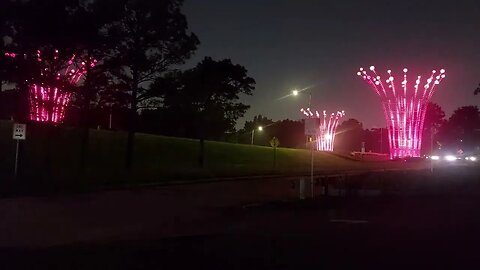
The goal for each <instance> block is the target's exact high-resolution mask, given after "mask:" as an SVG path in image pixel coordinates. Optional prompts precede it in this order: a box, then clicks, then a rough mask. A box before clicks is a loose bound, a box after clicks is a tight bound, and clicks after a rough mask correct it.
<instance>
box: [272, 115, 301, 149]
mask: <svg viewBox="0 0 480 270" xmlns="http://www.w3.org/2000/svg"><path fill="white" fill-rule="evenodd" d="M304 129H305V125H304V123H303V122H302V121H293V120H289V119H286V120H282V121H277V122H275V123H274V124H272V125H271V126H269V127H267V129H266V133H267V137H266V139H270V138H272V137H277V138H278V140H279V141H280V143H281V147H286V148H304V147H305V142H306V140H305V132H304ZM267 142H268V140H267Z"/></svg>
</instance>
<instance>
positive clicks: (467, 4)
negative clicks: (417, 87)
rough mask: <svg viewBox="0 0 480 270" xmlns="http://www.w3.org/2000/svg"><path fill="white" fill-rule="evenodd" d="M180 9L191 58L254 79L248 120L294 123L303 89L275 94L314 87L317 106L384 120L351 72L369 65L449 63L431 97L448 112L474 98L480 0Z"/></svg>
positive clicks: (348, 0) (426, 70) (309, 1)
mask: <svg viewBox="0 0 480 270" xmlns="http://www.w3.org/2000/svg"><path fill="white" fill-rule="evenodd" d="M184 12H185V14H186V15H187V18H188V21H189V25H190V28H191V29H192V31H193V32H195V33H196V34H197V35H198V36H199V38H200V41H201V45H200V48H199V50H198V52H197V55H196V56H195V58H194V59H193V61H195V62H196V61H198V60H200V59H201V58H203V57H204V56H212V57H213V58H215V59H223V58H231V59H232V61H233V62H234V63H236V64H241V65H244V66H245V67H246V68H247V69H248V71H249V74H250V75H251V76H252V77H253V78H255V79H256V81H257V85H256V90H255V93H254V95H253V97H246V98H244V99H243V101H244V102H246V103H248V104H250V105H251V109H250V110H249V111H248V113H247V115H246V119H251V118H252V117H253V116H254V115H256V114H262V115H265V116H267V117H269V118H273V119H274V120H280V119H286V118H289V119H300V118H301V114H300V112H299V109H300V108H301V107H305V106H306V104H307V103H308V95H304V96H303V97H302V96H298V97H292V96H291V97H287V98H283V99H281V97H283V96H285V95H288V94H289V93H290V91H291V90H292V89H294V88H298V89H301V88H305V87H308V86H313V87H312V88H311V90H312V92H313V106H312V107H313V108H316V109H318V110H323V109H326V110H328V111H334V110H337V109H344V110H345V111H346V113H347V116H346V117H347V118H356V119H358V120H360V121H361V122H363V123H364V126H365V127H367V128H371V127H380V126H384V120H383V113H382V109H381V106H380V103H379V100H378V98H377V96H376V95H375V93H374V92H373V90H371V89H370V88H369V87H368V85H367V84H365V83H364V82H363V81H362V80H361V79H360V78H359V77H357V76H356V72H357V70H358V68H359V67H368V66H370V65H375V66H376V67H377V71H384V70H385V71H386V70H387V69H392V71H393V72H394V73H395V72H396V74H397V76H398V75H401V74H402V72H401V70H402V69H403V67H408V68H409V70H410V71H409V74H410V76H417V74H418V75H423V76H426V75H429V74H430V72H431V70H432V69H440V68H445V69H446V70H447V78H446V80H444V81H443V82H442V84H441V85H440V88H438V91H437V92H436V94H435V95H434V97H433V101H434V102H436V103H438V104H439V105H440V106H441V107H442V108H443V109H444V110H445V111H446V113H447V116H450V115H451V113H452V112H453V110H454V109H456V108H457V107H459V106H464V105H479V104H480V96H474V95H473V90H474V89H475V88H476V87H477V85H478V83H480V1H474V0H471V1H462V0H457V1H444V0H437V1H400V0H397V1H360V0H357V1H355V0H343V1H342V0H328V1H321V0H295V1H294V0H186V1H185V8H184ZM244 121H245V119H241V121H240V123H239V127H241V126H243V123H244Z"/></svg>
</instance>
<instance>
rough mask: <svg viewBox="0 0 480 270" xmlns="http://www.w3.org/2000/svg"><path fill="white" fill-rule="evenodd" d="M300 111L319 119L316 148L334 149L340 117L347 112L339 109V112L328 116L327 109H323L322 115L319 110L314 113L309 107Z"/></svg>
mask: <svg viewBox="0 0 480 270" xmlns="http://www.w3.org/2000/svg"><path fill="white" fill-rule="evenodd" d="M300 112H302V113H303V114H304V115H305V116H306V117H307V118H313V119H316V120H317V121H318V127H319V128H318V130H317V132H316V133H317V134H316V135H315V137H316V144H315V145H316V147H315V148H316V150H318V151H333V145H334V143H335V135H336V132H337V127H338V124H339V122H340V119H341V118H342V117H344V116H345V112H344V111H338V112H337V113H332V114H330V115H329V116H328V117H327V113H326V111H323V114H322V115H321V114H320V113H318V111H315V114H313V113H311V111H310V108H307V109H306V110H305V109H301V110H300ZM327 118H328V119H327Z"/></svg>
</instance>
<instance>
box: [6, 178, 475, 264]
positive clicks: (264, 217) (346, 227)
mask: <svg viewBox="0 0 480 270" xmlns="http://www.w3.org/2000/svg"><path fill="white" fill-rule="evenodd" d="M425 176H426V175H424V174H422V175H418V174H416V176H415V177H407V178H408V180H409V182H399V183H401V184H402V185H401V186H398V187H397V188H396V189H395V191H393V190H392V189H391V188H390V189H389V193H388V194H383V195H382V196H364V197H362V196H359V194H358V193H352V195H351V196H347V197H330V198H321V199H317V200H314V201H298V200H297V199H296V198H297V196H298V190H297V189H296V187H295V183H293V182H292V181H282V180H280V179H264V180H257V181H239V182H221V183H206V184H198V185H182V186H169V187H149V188H143V189H133V190H112V191H104V192H93V193H83V194H70V195H59V196H48V197H23V198H10V199H2V200H0V216H1V217H2V219H1V221H0V254H1V255H0V257H1V258H0V259H1V261H2V262H3V265H6V266H8V268H5V269H33V268H36V269H67V268H70V269H108V268H110V269H158V268H161V267H167V268H177V269H178V268H186V267H188V266H190V265H193V266H195V267H197V268H208V269H245V268H263V269H282V268H283V269H293V268H295V269H298V267H305V266H307V267H308V266H316V267H326V268H343V267H348V268H351V267H359V268H360V267H361V266H369V267H371V268H372V267H373V268H376V267H378V268H389V269H391V268H398V269H400V268H407V267H408V268H412V267H413V268H419V267H420V266H423V267H428V268H433V267H435V268H443V269H448V268H458V267H459V266H460V265H461V266H467V265H469V264H470V263H475V262H476V261H475V260H474V259H475V257H476V252H475V251H476V246H478V240H479V236H480V234H479V232H478V228H480V226H479V225H480V216H479V215H478V214H477V211H478V207H479V206H480V196H478V195H480V181H479V180H480V178H479V177H478V168H472V169H471V170H468V169H465V168H461V169H458V170H451V169H450V170H448V171H443V172H438V174H437V175H436V176H435V177H434V178H431V179H430V178H428V177H427V178H426V177H425ZM366 177H367V176H364V178H366ZM369 177H371V176H369ZM375 178H377V176H375ZM357 180H358V179H357ZM386 181H390V180H388V179H387V180H386ZM419 182H421V183H422V184H421V185H418V184H415V185H413V184H412V183H419ZM292 183H293V184H292ZM365 194H366V193H365ZM27 258H28V259H27Z"/></svg>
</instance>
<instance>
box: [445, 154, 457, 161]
mask: <svg viewBox="0 0 480 270" xmlns="http://www.w3.org/2000/svg"><path fill="white" fill-rule="evenodd" d="M445 160H446V161H455V160H457V157H456V156H450V155H448V156H445Z"/></svg>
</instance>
